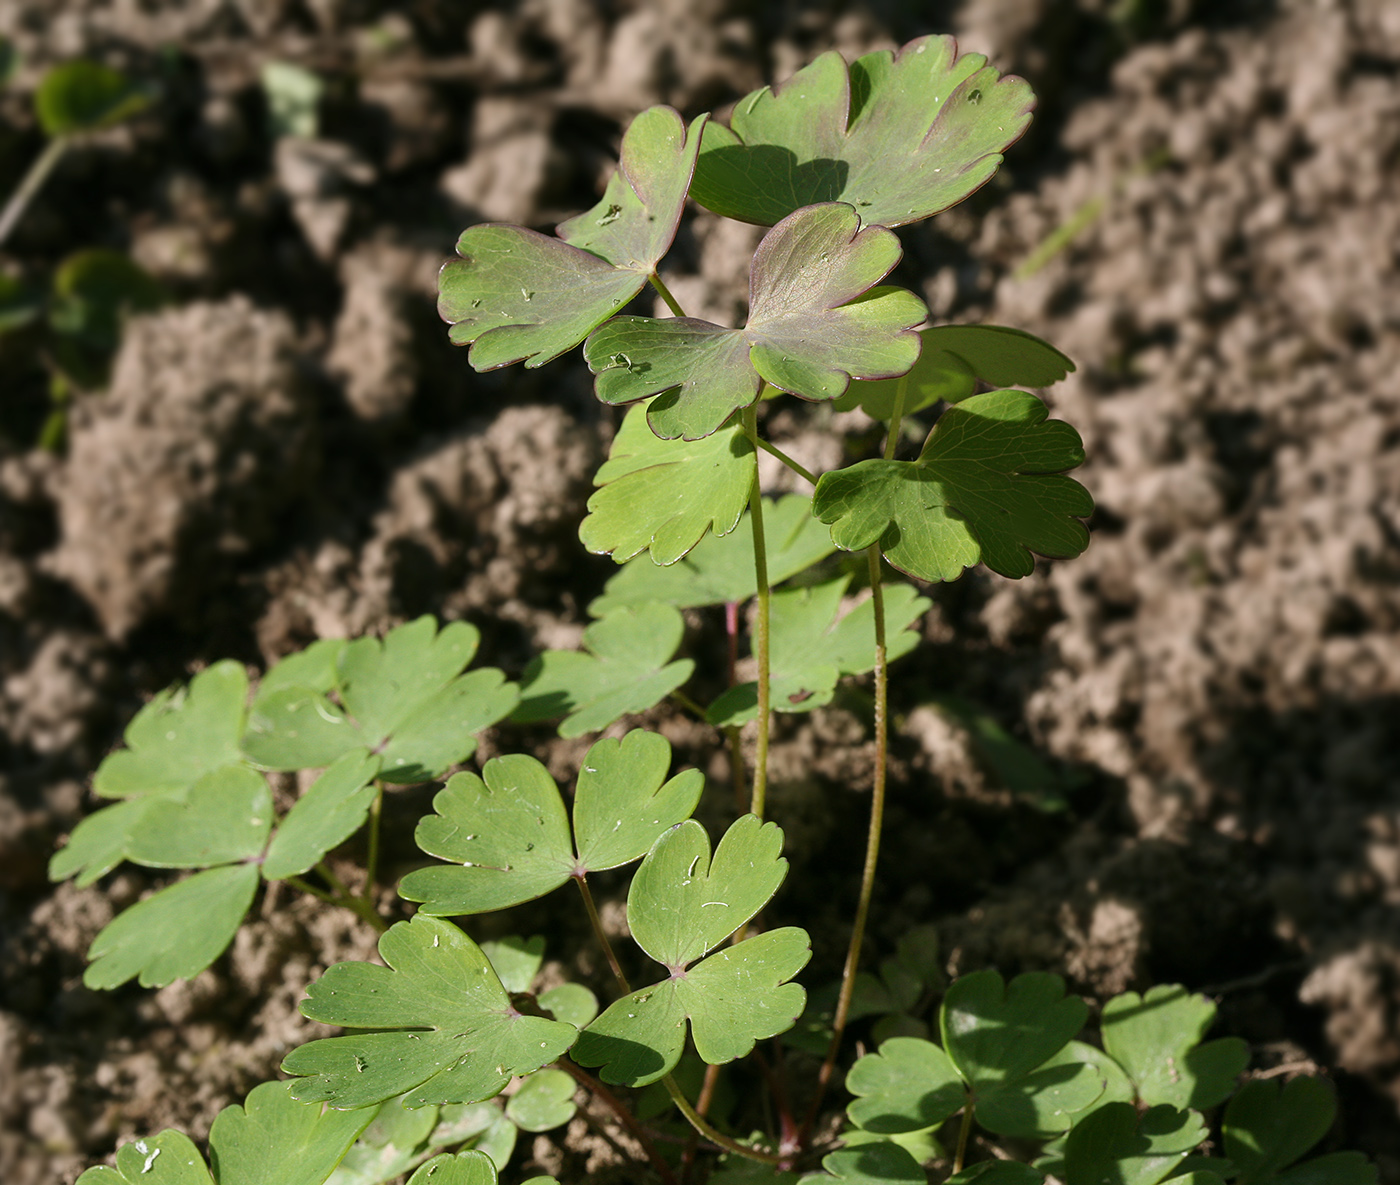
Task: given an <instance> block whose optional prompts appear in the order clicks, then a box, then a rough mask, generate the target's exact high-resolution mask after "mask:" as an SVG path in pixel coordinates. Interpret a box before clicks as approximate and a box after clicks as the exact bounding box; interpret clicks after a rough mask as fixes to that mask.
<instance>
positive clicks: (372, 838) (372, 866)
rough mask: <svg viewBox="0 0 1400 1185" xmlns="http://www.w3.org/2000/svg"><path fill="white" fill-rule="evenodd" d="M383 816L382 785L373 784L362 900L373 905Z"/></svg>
mask: <svg viewBox="0 0 1400 1185" xmlns="http://www.w3.org/2000/svg"><path fill="white" fill-rule="evenodd" d="M383 814H384V783H383V782H381V781H379V780H378V779H377V778H376V779H375V783H374V802H372V803H371V804H370V808H369V854H368V855H367V856H366V857H365V891H364V893H363V894H362V896H363V898H364V899H365V900H366V901H368V902H369V903H370V904H371V905H373V904H374V882H375V878H376V877H377V876H378V874H379V820H380V818H381V816H382V815H383Z"/></svg>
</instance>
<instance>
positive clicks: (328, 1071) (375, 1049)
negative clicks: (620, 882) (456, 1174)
mask: <svg viewBox="0 0 1400 1185" xmlns="http://www.w3.org/2000/svg"><path fill="white" fill-rule="evenodd" d="M379 953H380V956H381V957H382V958H383V959H384V962H385V963H386V964H388V965H387V966H385V967H381V966H378V965H376V964H373V963H337V964H336V965H335V966H333V967H331V968H330V969H329V970H327V971H326V973H325V974H324V975H322V976H321V978H320V979H318V980H317V981H316V982H315V983H313V984H312V985H311V987H310V988H309V989H308V990H307V999H305V1000H304V1001H303V1002H302V1005H301V1010H302V1012H303V1013H304V1014H305V1015H306V1016H307V1017H308V1018H309V1019H311V1020H318V1021H321V1022H322V1023H324V1024H333V1025H343V1026H345V1027H346V1028H351V1029H370V1030H375V1031H373V1032H363V1033H355V1034H352V1035H350V1036H345V1037H329V1038H326V1039H324V1040H320V1041H313V1042H311V1043H310V1044H309V1045H303V1046H302V1047H301V1048H300V1049H296V1050H293V1051H292V1053H291V1054H289V1055H288V1057H287V1058H286V1060H285V1061H284V1062H283V1063H282V1068H283V1069H284V1070H286V1071H287V1072H288V1073H289V1074H299V1075H307V1077H304V1078H303V1079H302V1080H301V1081H300V1082H298V1083H296V1084H295V1085H294V1086H293V1087H292V1093H293V1095H294V1096H295V1097H296V1098H299V1099H302V1100H304V1101H307V1102H312V1101H321V1102H328V1103H330V1104H331V1105H332V1106H337V1107H365V1106H369V1105H370V1104H372V1103H378V1102H383V1101H384V1100H385V1099H388V1098H393V1097H394V1096H395V1095H398V1094H403V1093H405V1092H407V1098H406V1099H405V1100H404V1101H405V1104H406V1105H407V1106H410V1107H414V1106H422V1105H424V1104H428V1103H475V1102H481V1101H482V1100H483V1099H488V1098H491V1097H492V1096H493V1095H496V1094H499V1093H500V1091H501V1090H502V1089H503V1088H504V1087H505V1085H506V1084H507V1083H508V1082H509V1081H510V1080H511V1078H512V1077H513V1076H515V1075H518V1074H529V1073H531V1072H533V1071H535V1070H537V1069H539V1068H540V1067H541V1066H543V1065H546V1064H548V1063H549V1062H551V1061H553V1060H554V1059H555V1058H556V1057H558V1056H559V1055H560V1054H561V1053H563V1052H564V1051H565V1050H566V1049H568V1048H569V1046H571V1045H572V1044H573V1043H574V1040H575V1039H576V1037H577V1030H576V1029H575V1028H574V1027H573V1026H572V1025H566V1024H560V1023H559V1022H557V1021H552V1020H546V1019H544V1018H543V1017H537V1016H524V1015H521V1014H520V1013H519V1012H517V1011H516V1010H515V1009H514V1008H512V1007H511V1003H510V998H509V997H508V996H507V995H506V992H505V989H504V988H503V987H502V986H501V981H500V979H499V978H498V977H497V976H496V973H495V971H493V970H492V969H491V964H490V963H489V962H488V961H487V959H486V956H485V955H484V954H482V953H481V948H480V947H478V946H477V945H476V943H474V942H472V940H471V939H470V938H468V937H467V936H466V935H465V934H463V933H462V931H461V930H459V929H457V927H456V926H453V925H451V924H450V923H448V922H444V921H440V920H439V919H437V918H431V917H428V916H427V915H425V914H422V913H419V914H417V915H416V916H415V917H414V918H413V920H412V921H411V922H399V923H398V924H397V925H395V926H393V927H392V928H391V929H390V930H389V932H388V933H387V934H385V935H384V936H383V937H381V938H380V940H379ZM421 1171H422V1170H420V1172H421Z"/></svg>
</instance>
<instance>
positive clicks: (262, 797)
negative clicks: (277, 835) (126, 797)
mask: <svg viewBox="0 0 1400 1185" xmlns="http://www.w3.org/2000/svg"><path fill="white" fill-rule="evenodd" d="M271 831H272V792H271V791H270V790H269V789H268V787H267V782H266V781H265V780H264V779H263V777H262V775H261V774H259V773H257V772H256V771H254V770H251V769H249V768H248V767H247V766H246V765H229V766H225V767H224V768H223V769H216V770H214V771H213V772H212V773H208V774H205V775H204V776H203V777H202V778H200V779H199V781H197V782H195V784H194V785H193V786H191V787H190V788H189V790H188V791H187V792H186V794H185V795H184V796H183V798H181V799H180V800H179V801H173V800H170V799H161V800H158V801H156V802H153V803H151V805H150V807H149V808H148V809H147V811H146V813H145V814H144V815H142V816H141V824H140V827H139V828H138V829H137V831H136V833H135V835H133V836H132V837H131V839H130V840H129V841H128V843H127V857H128V859H131V860H134V861H135V862H136V863H137V864H145V865H146V866H147V867H150V868H208V867H210V866H211V865H214V864H231V863H233V862H234V861H235V860H252V859H254V858H256V857H257V856H259V855H261V854H262V850H263V847H264V846H265V845H266V843H267V837H268V834H269V833H270V832H271Z"/></svg>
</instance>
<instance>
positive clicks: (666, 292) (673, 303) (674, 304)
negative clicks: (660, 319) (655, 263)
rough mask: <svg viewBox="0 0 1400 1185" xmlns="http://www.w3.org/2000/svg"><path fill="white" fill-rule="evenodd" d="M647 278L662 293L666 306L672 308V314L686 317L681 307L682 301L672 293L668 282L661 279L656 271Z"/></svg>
mask: <svg viewBox="0 0 1400 1185" xmlns="http://www.w3.org/2000/svg"><path fill="white" fill-rule="evenodd" d="M647 279H648V280H650V281H651V286H652V287H653V288H655V289H656V291H657V292H658V293H659V294H660V296H661V299H662V300H664V301H665V302H666V307H667V308H668V309H670V310H671V313H672V315H673V316H676V317H684V316H685V312H684V311H683V310H682V309H681V306H680V302H679V301H677V300H676V298H675V297H674V296H672V295H671V290H670V289H669V288H667V287H666V284H665V282H664V281H663V280H662V279H661V277H660V276H659V275H657V274H656V273H655V272H652V273H651V275H649V276H648V277H647Z"/></svg>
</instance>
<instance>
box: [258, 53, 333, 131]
mask: <svg viewBox="0 0 1400 1185" xmlns="http://www.w3.org/2000/svg"><path fill="white" fill-rule="evenodd" d="M262 88H263V94H265V95H266V96H267V115H268V122H269V123H270V124H271V125H272V127H271V131H272V134H273V136H274V137H276V136H300V137H301V138H302V139H305V140H310V139H313V138H314V137H315V135H316V133H317V131H318V130H319V125H320V119H319V110H318V109H319V107H320V103H321V95H322V93H323V92H324V91H325V89H326V84H325V83H324V82H323V81H321V78H320V76H319V75H316V74H313V73H312V72H311V71H310V70H307V69H305V68H304V67H302V66H298V65H296V64H295V63H293V62H264V63H263V68H262Z"/></svg>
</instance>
